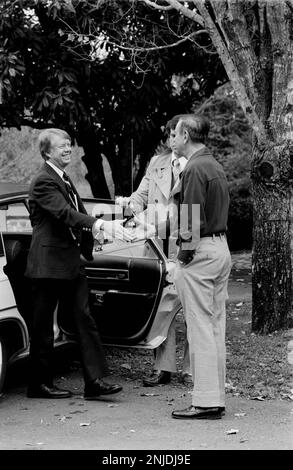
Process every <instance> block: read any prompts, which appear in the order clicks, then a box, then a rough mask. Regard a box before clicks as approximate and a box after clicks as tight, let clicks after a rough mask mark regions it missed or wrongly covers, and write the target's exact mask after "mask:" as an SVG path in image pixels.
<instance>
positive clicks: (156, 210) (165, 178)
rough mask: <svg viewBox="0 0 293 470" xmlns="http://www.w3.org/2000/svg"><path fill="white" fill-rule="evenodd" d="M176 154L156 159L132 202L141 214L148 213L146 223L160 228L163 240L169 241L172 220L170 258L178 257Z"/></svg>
mask: <svg viewBox="0 0 293 470" xmlns="http://www.w3.org/2000/svg"><path fill="white" fill-rule="evenodd" d="M171 160H172V153H171V152H170V153H168V154H160V155H155V156H154V157H153V158H152V159H151V161H150V163H149V166H148V169H147V171H146V174H145V176H144V177H143V179H142V180H141V183H140V185H139V187H138V188H137V190H136V191H135V192H134V193H132V194H131V196H130V201H131V203H132V204H133V207H134V210H135V212H137V213H140V212H142V211H145V214H146V221H147V222H148V223H150V224H152V225H156V226H158V225H160V226H161V229H160V232H159V233H160V238H165V234H166V230H164V228H163V227H165V228H166V224H165V222H166V220H167V219H168V218H169V219H170V238H169V258H171V259H172V258H174V257H175V256H176V253H177V245H176V240H177V237H178V228H177V224H178V218H177V201H176V194H177V196H178V195H179V193H180V182H178V183H177V184H176V185H175V186H174V187H173V188H171V185H172V166H171Z"/></svg>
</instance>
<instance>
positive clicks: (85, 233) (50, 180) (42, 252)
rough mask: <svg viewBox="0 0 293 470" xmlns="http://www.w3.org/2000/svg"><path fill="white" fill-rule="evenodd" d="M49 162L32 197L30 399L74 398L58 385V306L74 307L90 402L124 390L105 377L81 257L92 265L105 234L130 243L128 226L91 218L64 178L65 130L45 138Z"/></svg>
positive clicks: (67, 149)
mask: <svg viewBox="0 0 293 470" xmlns="http://www.w3.org/2000/svg"><path fill="white" fill-rule="evenodd" d="M39 148H40V152H41V155H42V157H43V158H44V160H45V162H44V165H43V166H42V168H41V169H40V171H39V172H38V174H37V175H36V176H35V177H34V178H33V180H32V182H31V186H30V191H29V205H30V214H31V216H30V217H31V223H32V227H33V234H32V241H31V246H30V251H29V255H28V261H27V269H26V276H28V277H29V278H31V281H32V289H33V302H34V305H33V327H32V335H31V345H30V375H29V384H28V390H27V396H28V397H30V398H67V397H70V395H71V394H70V392H69V391H67V390H60V389H58V388H57V387H56V386H54V384H53V372H52V356H53V343H54V333H53V317H54V311H55V309H56V306H57V303H58V301H59V302H60V304H62V303H63V304H64V305H66V307H67V309H68V306H70V307H71V310H72V316H73V318H74V322H75V325H76V329H77V337H78V341H79V345H80V350H81V361H82V368H83V375H84V382H85V389H84V398H85V399H88V400H90V399H91V400H94V399H96V398H98V397H100V395H109V394H113V393H117V392H119V391H120V390H122V387H121V386H120V385H116V384H113V385H112V384H109V383H107V382H105V381H104V380H103V379H102V377H104V376H105V375H107V373H108V367H107V363H106V359H105V356H104V352H103V348H102V345H101V341H100V337H99V333H98V331H97V327H96V324H95V322H94V320H93V318H92V317H91V314H90V311H89V305H88V286H87V279H86V276H85V271H84V268H83V266H82V262H81V257H80V255H82V256H83V257H84V258H85V259H87V260H91V259H92V249H93V237H95V236H97V235H98V234H99V233H100V231H101V230H104V231H105V232H106V233H109V232H112V233H110V234H111V235H112V236H113V235H114V236H116V237H117V238H120V239H124V240H130V237H129V235H128V233H127V232H126V231H125V229H124V228H123V226H122V222H123V221H117V220H116V221H114V222H106V221H102V220H98V219H96V218H95V217H92V216H90V215H88V214H87V213H86V210H85V208H84V206H83V204H82V201H81V199H80V197H79V195H78V193H77V191H76V189H75V187H74V186H73V184H72V182H71V181H70V180H69V178H68V177H67V175H66V173H65V172H64V168H65V167H66V166H67V165H68V164H69V163H70V161H71V138H70V136H69V135H68V134H67V133H66V132H65V131H63V130H61V129H47V130H45V131H42V132H41V134H40V136H39Z"/></svg>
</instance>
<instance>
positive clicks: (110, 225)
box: [93, 219, 133, 242]
mask: <svg viewBox="0 0 293 470" xmlns="http://www.w3.org/2000/svg"><path fill="white" fill-rule="evenodd" d="M125 221H126V219H124V220H113V221H107V220H103V221H102V222H101V221H97V222H96V223H95V224H94V225H95V226H96V227H95V228H94V230H93V236H94V238H95V239H97V240H98V239H99V238H100V232H101V231H102V232H103V233H104V238H107V239H108V240H112V239H113V238H117V239H118V240H123V241H126V242H131V241H133V236H132V231H131V230H129V229H127V228H124V227H123V223H124V222H125Z"/></svg>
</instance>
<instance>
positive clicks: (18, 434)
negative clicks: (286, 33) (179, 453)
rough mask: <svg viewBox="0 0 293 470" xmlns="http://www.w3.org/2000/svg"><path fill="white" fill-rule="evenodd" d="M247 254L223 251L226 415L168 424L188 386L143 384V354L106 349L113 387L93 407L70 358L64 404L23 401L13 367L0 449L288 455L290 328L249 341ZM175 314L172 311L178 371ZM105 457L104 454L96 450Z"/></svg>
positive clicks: (147, 360) (292, 428)
mask: <svg viewBox="0 0 293 470" xmlns="http://www.w3.org/2000/svg"><path fill="white" fill-rule="evenodd" d="M250 263H251V261H250V253H236V254H233V270H232V273H231V276H230V280H229V296H230V299H229V302H228V306H227V353H228V354H227V380H226V382H227V383H226V414H225V416H224V417H223V418H222V419H221V420H217V421H206V420H204V421H187V420H174V419H172V418H171V412H172V410H174V409H180V408H184V407H186V406H188V405H189V404H190V402H191V396H190V393H191V388H190V387H186V386H185V385H183V384H182V383H181V382H180V380H179V379H180V375H179V374H174V375H173V377H172V381H171V383H170V384H168V385H164V386H159V387H155V388H144V387H143V386H142V383H141V378H142V376H143V375H144V374H146V373H148V372H150V370H151V368H152V363H153V361H152V351H144V350H137V349H130V348H128V349H118V348H110V347H107V348H106V354H107V357H108V360H109V363H110V365H111V375H110V377H109V381H111V382H119V383H121V384H122V385H123V391H122V392H121V393H120V394H118V395H117V396H113V397H112V398H110V399H107V400H103V399H101V400H100V401H98V402H86V401H84V400H83V397H82V392H83V382H82V377H81V370H80V365H79V362H78V361H72V360H71V361H70V363H69V364H68V365H66V367H65V366H64V364H63V366H62V367H61V368H60V364H59V367H57V369H56V382H57V383H58V384H59V385H60V386H64V388H67V387H68V388H70V389H71V390H72V391H73V393H74V395H73V397H72V399H70V400H59V401H58V400H41V399H40V400H39V399H28V398H26V397H25V382H24V380H23V379H22V378H21V371H18V374H16V373H15V371H14V376H13V378H12V377H11V378H10V379H9V381H8V384H7V387H6V389H5V393H4V394H3V396H2V398H1V400H0V449H1V450H3V449H18V450H19V449H27V450H31V449H40V450H52V449H62V450H66V449H70V450H73V449H102V450H105V452H106V450H111V449H114V450H121V449H123V450H130V449H131V450H134V449H144V450H151V449H165V450H167V449H173V450H177V449H178V450H180V449H181V450H211V449H212V450H225V449H235V450H248V449H261V450H265V449H274V450H276V449H278V450H283V449H291V450H292V449H293V370H292V366H290V364H289V363H288V361H287V344H288V342H289V340H290V339H292V337H293V331H292V330H289V331H282V332H276V333H274V334H271V335H267V336H259V335H254V334H252V333H251V331H250V326H251V275H250ZM183 329H184V322H183V316H182V315H180V314H179V315H178V318H177V332H178V351H177V359H178V370H180V365H181V360H182V337H183ZM105 455H106V454H105Z"/></svg>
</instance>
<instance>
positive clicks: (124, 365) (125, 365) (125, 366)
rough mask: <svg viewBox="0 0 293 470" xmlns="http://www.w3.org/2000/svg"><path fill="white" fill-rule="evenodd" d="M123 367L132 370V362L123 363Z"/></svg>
mask: <svg viewBox="0 0 293 470" xmlns="http://www.w3.org/2000/svg"><path fill="white" fill-rule="evenodd" d="M121 367H123V368H124V369H128V370H130V369H131V365H130V364H126V363H125V364H121Z"/></svg>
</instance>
